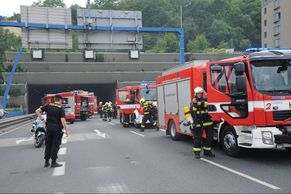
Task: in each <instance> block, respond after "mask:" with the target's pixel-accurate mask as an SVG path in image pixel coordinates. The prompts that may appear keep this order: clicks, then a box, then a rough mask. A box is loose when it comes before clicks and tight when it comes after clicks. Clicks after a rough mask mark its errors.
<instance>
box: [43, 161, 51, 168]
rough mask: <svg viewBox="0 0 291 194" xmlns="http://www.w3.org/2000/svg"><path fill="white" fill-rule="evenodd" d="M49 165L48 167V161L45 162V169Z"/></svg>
mask: <svg viewBox="0 0 291 194" xmlns="http://www.w3.org/2000/svg"><path fill="white" fill-rule="evenodd" d="M49 165H50V162H49V160H45V163H44V167H45V168H46V167H49Z"/></svg>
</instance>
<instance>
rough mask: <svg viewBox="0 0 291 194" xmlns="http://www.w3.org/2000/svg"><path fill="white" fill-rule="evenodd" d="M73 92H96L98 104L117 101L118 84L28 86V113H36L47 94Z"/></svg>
mask: <svg viewBox="0 0 291 194" xmlns="http://www.w3.org/2000/svg"><path fill="white" fill-rule="evenodd" d="M72 90H85V91H88V92H94V94H95V96H97V99H98V102H100V101H102V102H106V101H109V100H110V101H112V102H114V101H115V90H116V83H108V84H73V85H68V84H66V85H49V84H48V85H28V112H29V113H34V111H35V110H36V109H37V108H38V107H39V106H40V105H41V98H42V97H44V95H45V94H55V93H59V92H68V91H72Z"/></svg>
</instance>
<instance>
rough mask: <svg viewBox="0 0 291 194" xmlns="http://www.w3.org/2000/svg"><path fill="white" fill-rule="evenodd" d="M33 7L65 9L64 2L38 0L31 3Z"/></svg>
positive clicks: (62, 0) (58, 0)
mask: <svg viewBox="0 0 291 194" xmlns="http://www.w3.org/2000/svg"><path fill="white" fill-rule="evenodd" d="M32 6H34V7H63V8H64V7H66V4H65V3H64V0H44V1H42V0H38V1H35V2H33V3H32Z"/></svg>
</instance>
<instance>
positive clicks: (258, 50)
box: [245, 48, 291, 53]
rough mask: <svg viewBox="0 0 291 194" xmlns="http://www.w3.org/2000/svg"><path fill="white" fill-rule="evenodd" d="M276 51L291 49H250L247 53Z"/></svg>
mask: <svg viewBox="0 0 291 194" xmlns="http://www.w3.org/2000/svg"><path fill="white" fill-rule="evenodd" d="M274 50H277V51H278V50H281V51H282V50H291V48H248V49H246V50H245V52H246V53H252V52H260V51H274Z"/></svg>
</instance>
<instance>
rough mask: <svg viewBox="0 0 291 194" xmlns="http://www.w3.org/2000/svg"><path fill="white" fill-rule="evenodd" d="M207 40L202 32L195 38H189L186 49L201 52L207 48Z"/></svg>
mask: <svg viewBox="0 0 291 194" xmlns="http://www.w3.org/2000/svg"><path fill="white" fill-rule="evenodd" d="M208 45H209V43H208V41H207V39H206V37H205V35H204V34H199V35H198V36H196V38H195V40H190V41H189V43H188V47H187V50H188V51H189V52H203V51H204V50H206V49H207V48H208Z"/></svg>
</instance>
